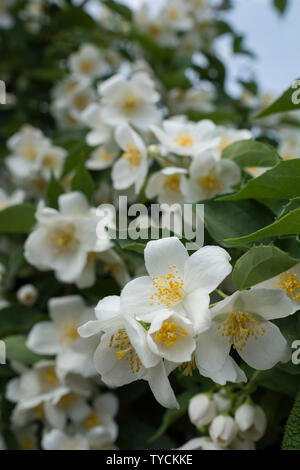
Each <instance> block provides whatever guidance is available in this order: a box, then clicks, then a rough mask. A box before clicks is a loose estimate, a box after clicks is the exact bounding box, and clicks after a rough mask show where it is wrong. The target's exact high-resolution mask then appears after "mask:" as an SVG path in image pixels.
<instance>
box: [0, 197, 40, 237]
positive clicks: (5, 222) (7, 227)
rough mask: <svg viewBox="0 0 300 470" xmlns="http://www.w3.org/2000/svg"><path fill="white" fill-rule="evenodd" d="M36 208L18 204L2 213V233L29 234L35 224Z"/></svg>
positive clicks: (0, 224) (0, 215)
mask: <svg viewBox="0 0 300 470" xmlns="http://www.w3.org/2000/svg"><path fill="white" fill-rule="evenodd" d="M35 211H36V207H35V206H34V205H33V204H28V203H25V204H18V205H15V206H10V207H7V209H4V210H2V211H0V233H29V232H30V231H31V230H32V227H33V226H34V224H35Z"/></svg>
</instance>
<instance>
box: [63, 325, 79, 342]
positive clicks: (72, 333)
mask: <svg viewBox="0 0 300 470" xmlns="http://www.w3.org/2000/svg"><path fill="white" fill-rule="evenodd" d="M77 329H78V325H77V323H70V324H68V325H64V326H63V327H62V330H61V336H60V340H61V343H63V344H71V343H74V341H76V339H77V338H78V331H77Z"/></svg>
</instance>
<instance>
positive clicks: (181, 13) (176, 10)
mask: <svg viewBox="0 0 300 470" xmlns="http://www.w3.org/2000/svg"><path fill="white" fill-rule="evenodd" d="M191 13H192V11H191V7H190V5H189V3H188V2H183V1H182V0H168V1H167V4H166V5H165V6H164V8H163V10H162V11H161V13H160V15H161V17H162V20H163V21H164V22H165V25H166V27H168V26H169V27H171V28H172V29H174V30H175V31H188V30H190V29H191V28H192V26H193V20H192V17H191Z"/></svg>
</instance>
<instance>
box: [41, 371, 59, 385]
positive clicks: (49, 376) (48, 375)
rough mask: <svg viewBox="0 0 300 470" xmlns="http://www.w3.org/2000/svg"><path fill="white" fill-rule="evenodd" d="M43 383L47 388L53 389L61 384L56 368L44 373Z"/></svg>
mask: <svg viewBox="0 0 300 470" xmlns="http://www.w3.org/2000/svg"><path fill="white" fill-rule="evenodd" d="M42 382H43V385H44V386H45V387H53V386H56V385H58V384H59V381H58V378H57V375H56V372H55V369H54V367H49V368H48V369H46V370H44V371H42Z"/></svg>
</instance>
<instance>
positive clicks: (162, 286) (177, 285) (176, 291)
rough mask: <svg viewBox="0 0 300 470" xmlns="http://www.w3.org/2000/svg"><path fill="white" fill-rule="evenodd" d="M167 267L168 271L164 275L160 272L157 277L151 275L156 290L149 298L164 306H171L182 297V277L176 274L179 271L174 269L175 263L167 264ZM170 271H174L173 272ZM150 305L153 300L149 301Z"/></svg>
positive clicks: (152, 303)
mask: <svg viewBox="0 0 300 470" xmlns="http://www.w3.org/2000/svg"><path fill="white" fill-rule="evenodd" d="M169 269H170V271H169V273H168V274H167V275H166V276H163V275H162V274H161V275H160V276H159V277H158V276H155V277H153V286H154V287H155V289H156V292H155V293H154V294H152V295H151V297H150V300H153V301H156V302H157V303H158V305H162V304H163V305H165V306H166V307H171V306H172V305H173V304H175V303H177V302H180V301H181V300H182V298H183V279H182V277H181V276H179V275H178V273H179V271H178V269H176V265H175V264H174V265H172V266H169ZM172 271H175V273H174V272H172ZM150 305H154V302H151V303H150Z"/></svg>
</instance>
